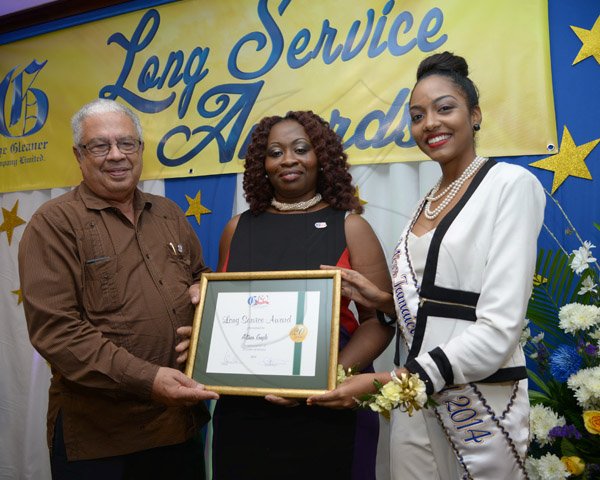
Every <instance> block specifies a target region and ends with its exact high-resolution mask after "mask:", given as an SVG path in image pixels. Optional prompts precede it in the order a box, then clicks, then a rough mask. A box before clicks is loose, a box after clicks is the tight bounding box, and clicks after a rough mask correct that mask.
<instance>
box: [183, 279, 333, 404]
mask: <svg viewBox="0 0 600 480" xmlns="http://www.w3.org/2000/svg"><path fill="white" fill-rule="evenodd" d="M340 283H341V282H340V275H339V272H338V271H336V270H309V271H285V272H248V273H210V274H205V275H203V276H202V280H201V284H200V293H201V297H200V298H201V301H200V303H199V305H198V308H197V310H196V315H195V318H194V327H193V331H192V341H191V345H190V355H189V359H188V364H187V367H186V374H187V375H188V376H190V377H192V378H194V379H195V380H197V381H199V382H200V383H203V384H205V385H206V386H207V388H209V389H211V390H214V391H216V392H219V393H224V394H228V393H229V394H237V395H265V394H269V393H272V394H276V395H281V396H287V397H305V396H308V395H311V394H313V393H318V392H323V391H326V390H330V389H332V388H334V387H335V380H336V369H337V353H338V337H339V330H338V328H339V299H340Z"/></svg>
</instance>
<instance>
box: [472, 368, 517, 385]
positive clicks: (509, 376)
mask: <svg viewBox="0 0 600 480" xmlns="http://www.w3.org/2000/svg"><path fill="white" fill-rule="evenodd" d="M524 378H527V368H526V367H507V368H501V369H500V370H498V371H497V372H496V373H492V374H491V375H490V376H489V377H487V378H484V379H483V380H478V382H479V383H499V382H508V381H510V380H523V379H524Z"/></svg>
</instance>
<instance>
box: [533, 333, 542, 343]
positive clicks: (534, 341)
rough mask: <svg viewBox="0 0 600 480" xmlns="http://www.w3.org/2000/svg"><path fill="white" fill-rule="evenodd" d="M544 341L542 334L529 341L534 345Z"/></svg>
mask: <svg viewBox="0 0 600 480" xmlns="http://www.w3.org/2000/svg"><path fill="white" fill-rule="evenodd" d="M543 339H544V332H540V333H538V334H537V335H536V336H535V337H533V338H532V339H531V341H532V342H533V343H535V344H538V343H540V342H541V341H542V340H543Z"/></svg>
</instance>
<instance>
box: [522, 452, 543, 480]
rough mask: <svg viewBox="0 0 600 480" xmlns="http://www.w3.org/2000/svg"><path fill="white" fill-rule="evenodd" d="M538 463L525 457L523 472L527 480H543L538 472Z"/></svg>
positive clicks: (534, 459) (536, 460)
mask: <svg viewBox="0 0 600 480" xmlns="http://www.w3.org/2000/svg"><path fill="white" fill-rule="evenodd" d="M538 463H539V460H538V459H537V458H533V457H527V459H526V460H525V470H526V471H527V476H528V477H529V480H544V479H543V478H542V477H541V476H540V472H539V471H538Z"/></svg>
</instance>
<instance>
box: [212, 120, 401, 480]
mask: <svg viewBox="0 0 600 480" xmlns="http://www.w3.org/2000/svg"><path fill="white" fill-rule="evenodd" d="M348 168H349V166H348V163H347V155H346V153H345V152H344V150H343V146H342V142H341V139H340V137H338V136H337V134H336V133H335V132H334V131H333V130H332V129H331V128H330V127H329V124H328V123H327V122H325V121H324V120H323V119H322V118H320V117H319V116H318V115H315V114H314V113H312V112H289V113H288V114H287V115H286V116H285V117H279V116H274V117H267V118H264V119H263V120H262V121H261V122H260V123H259V124H258V126H257V128H256V129H255V130H254V132H253V135H252V141H251V143H250V145H249V147H248V152H247V155H246V163H245V172H244V192H245V196H246V200H247V201H248V203H249V204H250V209H249V210H248V211H246V212H244V213H242V214H241V215H238V216H236V217H234V218H232V219H231V220H230V221H229V223H228V224H227V226H226V227H225V230H224V232H223V235H222V238H221V244H220V258H219V270H220V271H228V272H240V271H270V270H314V269H318V268H319V266H320V265H323V264H326V265H339V266H342V267H346V268H352V269H354V270H357V271H360V272H361V273H362V274H363V275H364V276H365V277H368V278H369V279H370V280H371V281H372V282H373V283H375V284H377V285H379V287H380V288H381V289H384V290H387V291H391V286H390V277H389V272H388V268H387V265H386V260H385V256H384V254H383V251H382V249H381V245H380V244H379V241H378V240H377V237H376V236H375V234H374V232H373V230H372V229H371V227H370V226H369V224H368V223H367V222H366V221H365V220H364V219H363V218H362V217H361V216H360V213H362V210H363V208H362V206H361V205H360V202H359V200H358V198H357V196H356V195H355V188H354V186H353V185H352V183H351V181H352V177H351V175H350V173H349V172H348ZM348 307H349V300H348V299H347V298H342V307H341V312H340V354H339V363H341V364H342V365H343V366H344V367H345V368H349V367H354V366H359V368H361V369H364V368H368V367H369V366H370V365H371V363H372V361H373V360H374V359H375V358H377V356H379V354H380V353H381V352H382V351H383V350H384V349H385V347H386V346H387V345H388V343H389V341H390V340H391V338H392V336H393V334H394V330H393V329H392V328H390V327H388V326H387V325H383V324H382V323H380V322H379V321H378V319H377V317H376V314H375V310H372V309H367V308H364V307H362V306H361V305H358V304H357V305H356V311H357V312H358V319H357V318H355V316H354V314H353V313H352V311H351V310H350V309H349V308H348ZM371 421H374V422H375V432H374V436H375V439H374V442H371V445H370V449H371V451H370V452H366V451H364V449H365V448H369V447H363V446H360V445H359V444H358V443H356V442H355V437H356V433H357V428H358V431H359V433H361V428H362V423H360V421H359V424H358V426H357V412H355V411H350V410H330V409H325V408H321V407H308V406H307V405H306V402H305V401H301V402H299V401H297V400H292V399H284V398H280V397H275V396H271V395H269V396H267V397H265V398H255V397H236V396H222V397H221V400H219V401H218V403H217V406H216V409H215V415H214V423H213V427H214V437H213V472H214V478H215V479H218V480H221V479H236V480H237V479H245V480H249V479H261V480H262V479H270V478H273V479H275V478H277V479H281V478H286V479H294V478H298V479H300V478H302V479H305V478H314V479H317V478H336V479H345V478H347V479H350V478H353V477H354V478H361V479H369V478H375V472H374V455H375V450H376V438H377V436H376V428H377V427H376V425H377V419H376V417H375V418H371ZM359 436H364V435H359ZM356 450H362V451H361V452H359V455H355V453H356ZM361 454H362V455H361ZM364 454H366V455H367V456H370V457H371V462H367V463H370V467H368V468H367V469H366V470H365V469H364V468H363V470H362V471H361V470H359V469H360V466H359V465H358V464H357V465H354V469H353V463H356V462H355V460H356V457H360V456H363V457H364ZM353 471H354V474H353V473H352V472H353Z"/></svg>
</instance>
